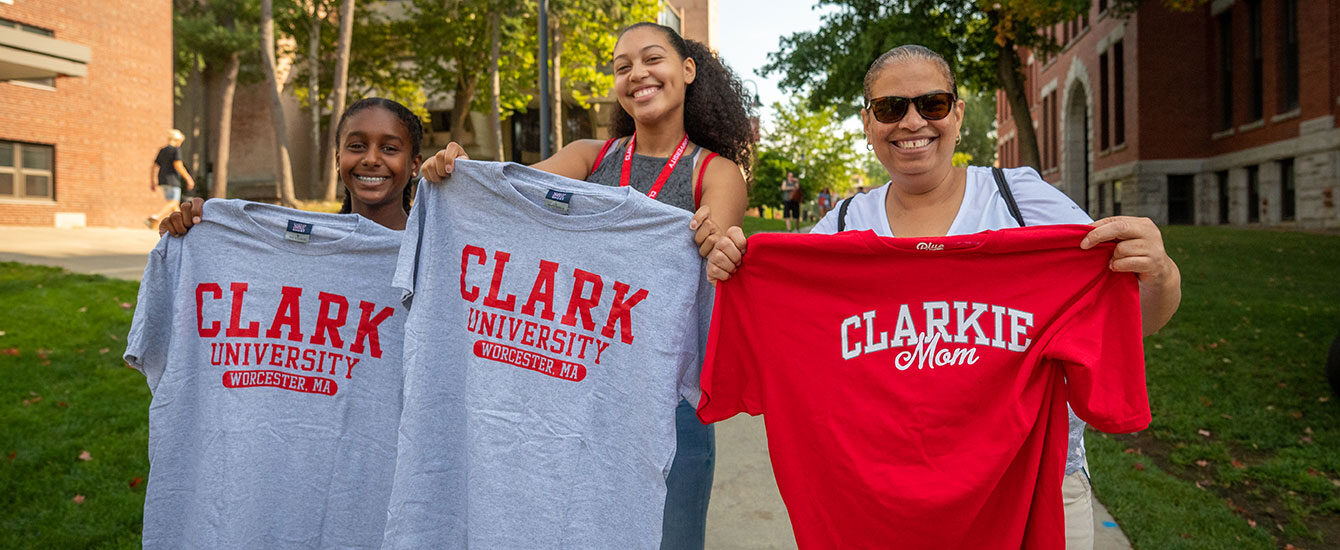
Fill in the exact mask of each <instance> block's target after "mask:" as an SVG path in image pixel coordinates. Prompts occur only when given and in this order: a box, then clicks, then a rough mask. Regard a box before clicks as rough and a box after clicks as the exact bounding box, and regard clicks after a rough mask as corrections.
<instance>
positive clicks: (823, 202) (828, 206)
mask: <svg viewBox="0 0 1340 550" xmlns="http://www.w3.org/2000/svg"><path fill="white" fill-rule="evenodd" d="M817 203H818V206H819V219H823V217H824V216H827V215H828V211H829V210H832V209H833V192H832V191H830V190H829V189H828V188H827V187H825V188H823V189H821V190H820V191H819V197H818V199H817Z"/></svg>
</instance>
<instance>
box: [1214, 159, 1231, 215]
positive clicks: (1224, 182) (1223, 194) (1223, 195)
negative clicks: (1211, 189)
mask: <svg viewBox="0 0 1340 550" xmlns="http://www.w3.org/2000/svg"><path fill="white" fill-rule="evenodd" d="M1214 179H1215V181H1216V182H1218V184H1219V223H1221V224H1226V223H1228V202H1229V199H1228V170H1221V171H1219V172H1215V173H1214Z"/></svg>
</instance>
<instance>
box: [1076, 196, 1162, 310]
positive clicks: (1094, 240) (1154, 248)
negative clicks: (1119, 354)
mask: <svg viewBox="0 0 1340 550" xmlns="http://www.w3.org/2000/svg"><path fill="white" fill-rule="evenodd" d="M1093 227H1094V228H1093V230H1092V231H1090V232H1089V234H1088V235H1085V236H1084V240H1083V241H1080V244H1079V247H1080V248H1082V249H1085V250H1088V249H1090V248H1093V247H1094V246H1096V245H1098V243H1102V242H1107V241H1117V246H1116V248H1114V249H1113V250H1112V260H1111V263H1110V264H1109V266H1110V267H1111V269H1112V271H1121V272H1129V273H1135V274H1136V276H1137V277H1139V279H1140V309H1141V316H1142V317H1143V319H1142V320H1143V325H1144V332H1145V334H1146V335H1149V334H1153V333H1155V332H1157V331H1158V330H1159V329H1160V328H1163V325H1165V324H1167V322H1168V320H1169V319H1171V318H1172V315H1173V313H1174V312H1176V311H1177V306H1178V305H1180V304H1181V303H1182V274H1181V272H1180V271H1179V270H1178V269H1177V264H1176V263H1175V262H1173V260H1172V258H1170V257H1169V256H1168V252H1167V251H1166V250H1164V248H1163V234H1162V233H1161V232H1159V227H1158V226H1157V225H1155V224H1154V221H1153V220H1150V219H1149V218H1136V217H1131V216H1114V217H1111V218H1103V219H1101V220H1098V221H1095V222H1093Z"/></svg>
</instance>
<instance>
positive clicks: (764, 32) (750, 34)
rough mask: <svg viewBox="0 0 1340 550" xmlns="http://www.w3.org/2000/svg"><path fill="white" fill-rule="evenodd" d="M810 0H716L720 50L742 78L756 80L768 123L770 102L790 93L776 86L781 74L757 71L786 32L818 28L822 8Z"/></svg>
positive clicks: (785, 97) (717, 39)
mask: <svg viewBox="0 0 1340 550" xmlns="http://www.w3.org/2000/svg"><path fill="white" fill-rule="evenodd" d="M812 6H813V2H810V1H807V0H717V32H716V44H713V45H712V46H713V47H714V48H716V50H717V53H718V54H719V55H720V56H721V58H722V59H723V60H725V62H726V64H727V65H730V67H731V69H734V70H735V73H736V74H738V75H740V78H741V79H743V80H745V81H746V83H745V86H746V87H749V86H750V84H749V83H748V81H753V82H754V83H755V84H756V85H757V87H758V97H759V101H761V102H762V103H763V106H764V107H763V109H761V111H762V112H761V113H760V114H761V115H762V116H761V118H762V119H763V124H764V126H765V127H766V126H767V124H768V121H769V120H770V119H771V116H772V113H771V109H770V108H769V106H771V105H772V104H773V103H774V102H778V101H783V102H784V101H785V100H786V99H787V98H788V97H787V96H788V95H789V94H786V93H784V92H782V91H781V90H779V89H778V88H777V83H778V82H779V81H780V80H781V77H780V76H779V75H772V76H771V77H768V78H765V77H762V76H759V75H758V74H757V73H756V72H755V71H756V70H757V69H759V68H760V67H762V66H763V65H764V64H766V63H767V62H768V54H769V53H772V52H775V51H777V50H778V49H779V47H778V43H779V41H780V40H781V39H782V37H784V36H789V35H791V34H794V33H797V32H803V31H814V30H818V29H819V26H820V23H821V22H820V17H821V16H822V14H823V13H825V12H823V11H815V10H813V9H812Z"/></svg>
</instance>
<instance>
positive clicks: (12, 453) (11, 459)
mask: <svg viewBox="0 0 1340 550" xmlns="http://www.w3.org/2000/svg"><path fill="white" fill-rule="evenodd" d="M18 456H19V455H18V454H17V453H15V452H14V451H10V452H9V461H10V462H14V459H15V458H16V457H18ZM1337 485H1340V483H1337Z"/></svg>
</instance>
